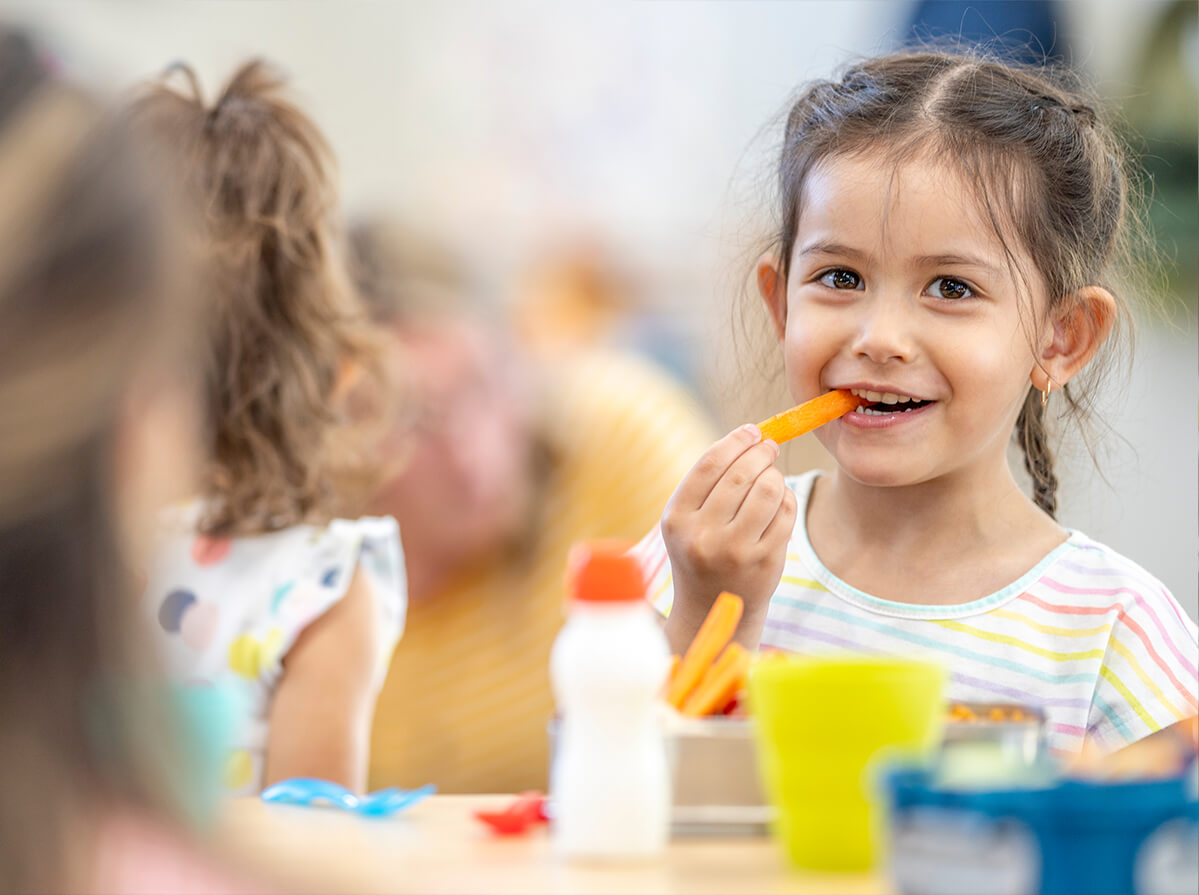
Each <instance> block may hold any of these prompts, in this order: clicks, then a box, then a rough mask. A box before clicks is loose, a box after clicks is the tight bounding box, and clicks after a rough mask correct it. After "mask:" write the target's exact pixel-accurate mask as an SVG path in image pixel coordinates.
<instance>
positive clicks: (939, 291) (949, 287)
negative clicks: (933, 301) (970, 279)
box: [928, 277, 974, 301]
mask: <svg viewBox="0 0 1199 895" xmlns="http://www.w3.org/2000/svg"><path fill="white" fill-rule="evenodd" d="M928 291H929V292H930V293H931V294H932V295H933V297H934V298H945V299H949V300H950V301H954V300H956V299H959V298H973V297H974V290H973V289H971V288H970V287H969V286H968V285H966V283H964V282H962V281H961V280H955V279H953V278H952V277H938V278H937V279H935V280H933V281H932V282H931V283H929V284H928Z"/></svg>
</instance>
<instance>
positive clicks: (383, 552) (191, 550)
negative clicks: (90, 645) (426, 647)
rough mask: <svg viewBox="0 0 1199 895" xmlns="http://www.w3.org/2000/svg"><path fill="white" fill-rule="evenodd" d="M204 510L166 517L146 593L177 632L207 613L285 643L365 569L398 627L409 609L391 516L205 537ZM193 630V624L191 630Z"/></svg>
mask: <svg viewBox="0 0 1199 895" xmlns="http://www.w3.org/2000/svg"><path fill="white" fill-rule="evenodd" d="M199 518H200V509H199V508H197V507H196V506H195V505H183V506H180V507H175V508H172V510H170V511H168V512H167V513H166V514H164V516H163V518H162V520H161V523H160V531H159V540H158V545H157V549H156V551H155V559H154V562H153V564H152V566H151V568H150V570H149V574H148V576H147V578H148V581H147V589H148V594H147V596H148V597H149V599H150V600H151V601H152V602H155V603H156V604H161V605H160V606H159V612H158V614H159V616H160V621H161V622H162V624H163V627H164V628H165V629H166V630H167V631H168V632H170V631H173V630H178V631H181V632H182V633H184V634H186V630H187V629H188V627H189V625H188V619H189V618H190V617H191V616H194V615H196V610H197V609H202V610H204V611H206V612H208V613H209V614H210V615H213V618H214V622H213V624H212V625H209V627H211V628H213V629H214V631H215V630H218V629H219V630H224V629H230V630H234V631H252V630H257V629H258V628H262V629H263V630H268V631H269V630H274V629H275V628H278V629H279V631H280V635H279V636H280V637H281V638H282V639H281V641H280V645H283V642H284V641H289V640H291V639H294V637H295V636H297V635H298V634H299V632H300V631H301V630H303V629H304V628H305V627H306V626H307V625H308V624H309V623H311V622H312V621H313V620H314V619H316V618H318V617H319V616H320V615H322V614H323V613H324V612H325V611H327V610H328V609H329V608H330V607H331V606H333V605H334V604H335V603H337V602H338V601H339V600H341V599H342V597H344V596H345V594H346V592H347V590H348V588H349V586H350V582H351V580H352V579H353V577H354V575H355V572H357V571H358V570H360V569H361V570H362V571H363V572H365V573H366V574H367V575H368V576H369V578H370V581H371V584H372V585H373V589H374V591H375V593H376V594H377V595H378V601H379V603H380V609H381V611H382V613H383V615H384V617H385V619H386V620H387V621H388V622H389V623H390V625H392V626H399V625H402V620H403V617H404V614H405V608H406V605H405V604H406V587H405V576H404V560H403V549H402V547H401V543H400V537H399V527H398V526H397V524H396V522H395V520H394V519H392V518H390V517H370V516H368V517H363V518H359V519H334V520H332V521H330V522H329V523H327V524H325V525H307V524H305V525H293V526H290V527H288V528H284V529H280V530H278V531H273V532H266V533H263V534H255V535H244V536H237V537H214V536H210V535H203V534H197V532H196V528H195V526H196V523H197V521H198V520H199ZM192 627H194V625H192Z"/></svg>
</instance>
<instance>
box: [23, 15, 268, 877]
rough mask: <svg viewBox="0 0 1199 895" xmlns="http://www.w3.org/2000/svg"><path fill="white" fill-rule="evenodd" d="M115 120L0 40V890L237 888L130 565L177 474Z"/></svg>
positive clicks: (155, 210) (31, 56)
mask: <svg viewBox="0 0 1199 895" xmlns="http://www.w3.org/2000/svg"><path fill="white" fill-rule="evenodd" d="M135 148H136V147H135V146H134V144H133V142H131V138H130V135H129V133H128V131H127V129H126V128H124V127H120V126H118V124H117V123H114V122H113V121H111V120H107V119H104V118H102V116H101V114H100V112H99V110H98V109H97V108H96V106H95V105H94V104H93V102H92V101H90V100H89V99H88V98H87V97H86V96H84V95H83V94H82V93H80V92H78V91H77V90H75V89H72V88H69V87H67V86H65V85H63V84H61V83H58V82H56V81H55V80H53V79H52V78H51V77H50V76H49V75H48V74H47V72H46V69H45V68H44V66H43V65H42V64H41V62H40V60H39V56H38V53H37V52H36V51H35V49H34V47H33V46H32V45H31V44H30V43H29V42H28V41H27V40H26V39H24V38H23V37H21V36H19V35H17V34H14V33H11V32H5V31H0V706H2V707H3V718H2V720H0V831H3V832H2V834H0V890H3V891H5V892H33V891H36V892H67V891H88V892H105V893H108V892H113V893H122V892H131V891H139V892H164V893H165V892H177V891H185V890H186V891H211V892H228V891H241V890H243V889H249V888H250V887H249V886H243V885H242V884H241V883H240V882H238V881H237V880H236V879H234V878H233V877H232V876H230V875H228V874H227V873H226V872H225V871H223V870H220V869H219V868H218V866H217V865H216V864H215V863H213V862H211V861H210V860H209V859H208V858H206V857H204V856H202V855H201V854H200V852H199V851H197V850H196V849H195V847H194V846H193V844H192V838H191V831H190V829H189V827H188V824H187V823H186V822H185V819H190V820H192V821H195V820H199V819H202V818H203V817H204V815H205V813H206V809H207V808H211V805H209V804H207V800H208V798H209V797H210V796H211V794H212V793H213V792H215V791H216V785H217V782H218V779H219V778H218V776H217V775H218V772H219V763H218V762H217V761H216V759H215V758H214V755H213V752H212V751H211V750H207V749H206V748H205V747H204V743H205V741H206V739H207V737H209V736H210V735H215V734H216V732H217V731H218V729H219V726H220V724H219V722H220V713H219V711H213V712H209V713H208V714H207V716H205V717H204V718H203V721H204V723H203V725H194V724H192V725H189V724H188V719H189V717H190V716H189V714H188V713H189V712H194V711H195V710H197V709H198V708H202V707H204V706H206V705H207V706H216V708H218V709H219V704H217V703H212V702H210V701H206V700H205V699H203V698H201V699H197V700H194V701H192V702H190V703H185V702H183V701H182V697H181V696H180V695H179V694H177V693H175V692H174V691H172V690H170V689H169V688H167V687H164V686H162V685H161V683H160V682H159V672H158V667H157V663H156V662H155V661H154V659H153V657H152V656H151V655H150V654H149V651H148V650H147V641H146V639H145V634H146V632H145V630H144V629H143V628H142V627H141V626H140V625H139V612H138V605H137V586H136V584H135V582H134V579H133V576H132V575H131V574H130V573H129V570H130V569H131V568H135V567H137V566H138V565H139V564H140V563H141V561H142V560H144V558H145V555H146V550H147V547H148V542H149V535H150V531H151V529H152V523H153V518H154V515H155V513H156V510H157V508H158V507H160V506H161V505H162V504H163V503H164V502H166V501H168V500H170V499H173V498H174V497H176V496H177V495H179V494H181V493H183V492H184V491H185V490H186V489H187V488H188V487H189V486H190V482H191V472H192V470H193V463H192V462H191V461H192V460H193V454H192V445H194V444H195V441H196V439H195V435H196V417H197V400H196V394H195V391H194V389H193V388H192V386H191V385H190V384H189V378H188V373H189V369H188V365H187V363H186V358H187V352H186V351H185V350H184V343H183V341H182V334H183V332H184V330H185V329H186V328H187V327H188V324H189V323H191V322H192V319H191V317H190V315H189V313H188V310H187V303H186V302H184V301H183V300H182V295H183V293H182V290H180V289H179V288H177V287H178V286H179V285H180V283H181V278H179V277H178V276H177V275H176V270H177V267H176V263H175V260H174V256H175V253H176V247H177V245H178V243H177V242H176V240H175V238H174V236H173V234H175V233H176V230H175V227H174V226H173V224H174V223H175V218H174V216H173V214H171V213H170V209H169V207H168V203H166V202H165V201H163V198H162V195H163V194H162V193H161V192H160V191H159V190H158V189H156V188H155V185H154V184H152V183H151V182H150V180H149V178H148V175H147V165H146V160H145V159H143V158H142V157H141V155H140V154H139V153H137V152H135Z"/></svg>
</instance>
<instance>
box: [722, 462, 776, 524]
mask: <svg viewBox="0 0 1199 895" xmlns="http://www.w3.org/2000/svg"><path fill="white" fill-rule="evenodd" d="M788 490H789V489H788V488H787V483H786V482H785V481H784V480H783V474H782V473H781V472H779V471H778V470H777V469H775V468H773V467H767V468H766V469H764V470H763V471H762V473H761V474H760V475H759V476H758V477H757V479H756V480H755V481H754V483H753V485H752V486H751V487H750V489H749V493H748V494H747V495H745V500H744V501H743V502H742V503H741V506H740V508H739V509H738V510H737V514H736V516H735V517H734V519H733V522H732V524H731V525H730V526H729V533H730V534H731V535H732V537H733V538H735V539H737V540H744V541H749V542H751V543H757V542H758V541H759V540H760V539H761V538H762V535H763V534H764V533H765V531H766V529H767V528H768V527H769V526H770V524H771V522H773V521H774V518H775V516H776V515H777V514H778V511H779V507H780V506H781V505H782V502H783V498H784V496H785V495H786V492H787V491H788Z"/></svg>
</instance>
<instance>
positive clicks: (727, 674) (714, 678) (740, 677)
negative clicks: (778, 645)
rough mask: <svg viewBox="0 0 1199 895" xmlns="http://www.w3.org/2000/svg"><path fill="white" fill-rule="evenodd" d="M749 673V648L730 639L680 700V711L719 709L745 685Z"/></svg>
mask: <svg viewBox="0 0 1199 895" xmlns="http://www.w3.org/2000/svg"><path fill="white" fill-rule="evenodd" d="M748 674H749V651H748V650H746V648H745V647H743V646H742V645H741V644H739V643H736V642H734V643H730V644H729V645H728V647H727V648H726V649H725V651H724V652H723V653H721V654H720V658H719V659H717V660H716V661H715V662H713V663H712V665H711V667H710V668H708V670H707V671H706V672H705V673H704V676H703V678H701V679H700V682H699V684H698V685H697V686H696V688H695V689H694V690H693V691H692V692H691V695H690V696H689V697H687V701H686V702H684V703H683V714H684V715H686V716H687V717H688V718H699V717H701V716H702V715H711V714H714V713H716V712H719V711H721V710H722V709H724V707H725V706H726V705H728V704H729V703H730V702H731V701H732V699H733V697H734V696H736V695H737V691H739V690H740V689H741V688H742V687H743V686H745V680H746V676H747V675H748Z"/></svg>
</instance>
